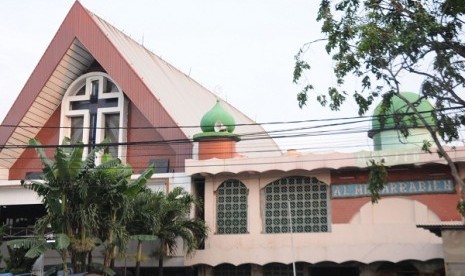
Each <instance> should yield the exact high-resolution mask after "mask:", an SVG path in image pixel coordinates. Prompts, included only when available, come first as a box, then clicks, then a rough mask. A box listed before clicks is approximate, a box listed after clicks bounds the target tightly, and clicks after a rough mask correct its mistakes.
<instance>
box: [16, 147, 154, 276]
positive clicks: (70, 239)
mask: <svg viewBox="0 0 465 276" xmlns="http://www.w3.org/2000/svg"><path fill="white" fill-rule="evenodd" d="M30 145H31V146H33V147H35V148H36V150H37V153H38V155H39V157H40V160H41V161H42V165H43V175H44V177H43V179H42V180H38V181H31V182H23V185H24V186H25V187H27V188H29V189H31V190H33V191H35V192H36V193H37V194H38V195H39V196H40V197H41V198H42V202H43V204H44V206H45V208H46V211H47V212H46V214H45V215H44V216H43V217H42V218H40V219H39V220H38V221H37V222H36V225H35V230H36V232H37V234H38V237H44V236H45V235H46V234H50V233H52V234H53V236H54V238H55V243H53V244H49V243H47V242H46V241H45V239H44V238H38V239H36V240H35V241H32V240H31V241H29V242H28V243H27V244H26V242H25V241H22V242H23V245H24V247H26V248H28V249H29V251H28V254H30V255H31V256H32V255H34V256H36V255H40V254H42V253H44V252H45V251H46V250H48V249H55V250H57V251H58V252H59V253H60V255H61V257H62V260H63V269H64V270H65V271H67V259H68V256H70V257H71V262H72V266H73V271H75V272H83V271H88V270H89V269H90V268H91V267H92V266H93V267H101V270H103V271H105V272H106V273H107V274H108V272H109V271H110V270H109V268H110V265H111V261H112V260H113V259H114V258H115V251H116V248H119V249H120V250H124V249H125V246H126V243H127V241H128V239H129V234H128V231H127V229H126V223H127V221H128V220H129V217H130V215H131V212H130V208H129V203H130V201H131V200H132V199H133V198H134V197H135V196H136V195H137V194H138V193H140V192H142V191H144V190H145V184H146V182H147V179H148V178H150V177H151V175H152V173H153V169H152V168H149V169H147V170H146V171H145V172H144V173H142V174H141V175H140V176H139V178H137V179H136V180H134V181H132V180H131V176H132V169H131V167H130V166H128V165H125V164H122V163H121V161H120V160H119V159H115V158H112V157H111V156H109V155H103V156H101V157H100V158H97V156H98V153H99V152H100V151H101V150H102V148H98V147H97V148H95V149H93V150H91V151H90V152H89V154H87V156H85V158H83V157H84V156H83V147H82V146H79V145H78V146H71V145H70V140H69V139H65V140H64V141H63V143H62V146H59V147H57V148H56V149H55V154H54V158H53V159H49V158H48V157H47V155H46V154H45V151H44V150H43V147H41V145H40V143H39V142H38V141H37V140H35V139H32V140H30ZM97 160H99V161H98V162H97ZM99 244H103V245H104V263H103V266H102V265H98V264H92V263H91V258H90V256H91V252H92V250H94V249H95V248H96V247H97V246H98V245H99Z"/></svg>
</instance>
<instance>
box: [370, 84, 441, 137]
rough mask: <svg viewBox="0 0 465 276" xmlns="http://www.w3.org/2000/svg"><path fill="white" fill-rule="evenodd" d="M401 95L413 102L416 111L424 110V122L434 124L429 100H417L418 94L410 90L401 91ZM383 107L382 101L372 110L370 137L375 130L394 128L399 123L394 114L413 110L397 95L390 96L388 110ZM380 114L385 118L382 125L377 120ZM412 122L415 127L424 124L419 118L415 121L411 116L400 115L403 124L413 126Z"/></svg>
mask: <svg viewBox="0 0 465 276" xmlns="http://www.w3.org/2000/svg"><path fill="white" fill-rule="evenodd" d="M401 95H402V96H403V97H404V98H406V99H407V100H408V101H409V102H410V103H414V104H415V107H416V109H417V110H418V112H421V113H423V112H424V113H423V114H424V118H425V119H426V122H427V124H428V125H431V126H434V119H433V117H432V116H431V115H430V114H429V112H430V111H433V110H434V108H433V106H432V105H431V103H430V102H428V101H427V100H426V99H423V100H421V101H420V102H418V100H419V99H420V96H419V95H418V94H415V93H412V92H402V93H401ZM383 109H384V106H383V104H382V103H380V104H379V105H378V106H377V107H376V109H375V111H374V112H373V120H372V129H371V131H370V132H371V135H370V137H372V136H373V135H374V134H376V132H379V131H382V130H389V129H396V128H397V126H398V125H399V123H400V122H396V120H395V118H394V117H395V115H396V114H401V113H403V114H406V113H412V112H413V111H412V110H411V109H410V107H409V106H408V105H407V104H406V103H405V102H404V100H403V99H401V98H399V96H397V95H395V96H393V97H392V98H391V106H390V107H389V110H383ZM382 115H384V116H385V118H386V120H385V121H384V125H383V126H381V122H380V120H379V119H380V116H382ZM413 123H415V126H417V127H423V126H424V124H423V123H422V122H421V121H420V120H419V119H416V120H415V122H413V120H412V116H403V117H402V124H403V125H406V126H413Z"/></svg>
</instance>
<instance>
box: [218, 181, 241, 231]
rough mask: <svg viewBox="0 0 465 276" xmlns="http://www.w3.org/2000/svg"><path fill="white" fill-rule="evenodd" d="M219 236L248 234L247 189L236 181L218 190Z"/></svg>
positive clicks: (223, 185)
mask: <svg viewBox="0 0 465 276" xmlns="http://www.w3.org/2000/svg"><path fill="white" fill-rule="evenodd" d="M216 207H217V208H216V210H217V212H216V223H217V233H218V234H244V233H247V188H246V187H245V185H244V184H243V183H241V182H240V181H239V180H236V179H230V180H227V181H225V182H223V183H222V184H221V185H220V187H219V188H218V190H217V203H216Z"/></svg>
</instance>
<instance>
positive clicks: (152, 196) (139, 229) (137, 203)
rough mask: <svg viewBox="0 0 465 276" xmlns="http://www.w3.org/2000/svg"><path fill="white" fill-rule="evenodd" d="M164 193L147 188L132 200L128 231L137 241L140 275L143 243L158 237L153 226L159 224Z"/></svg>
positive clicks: (137, 267) (137, 274)
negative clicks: (159, 210)
mask: <svg viewBox="0 0 465 276" xmlns="http://www.w3.org/2000/svg"><path fill="white" fill-rule="evenodd" d="M163 197H164V194H163V193H161V192H152V191H151V190H148V189H147V190H146V191H144V192H141V193H139V194H138V195H137V196H136V197H135V198H134V200H133V201H132V202H131V210H132V216H131V219H130V222H129V223H128V231H129V233H130V235H131V239H133V240H136V241H137V250H136V258H135V259H136V273H135V276H139V275H140V263H141V261H142V244H143V242H144V241H154V240H156V239H157V237H156V236H155V235H154V234H153V226H154V225H156V224H157V220H158V218H157V216H156V214H157V210H158V209H159V208H160V202H161V200H162V198H163Z"/></svg>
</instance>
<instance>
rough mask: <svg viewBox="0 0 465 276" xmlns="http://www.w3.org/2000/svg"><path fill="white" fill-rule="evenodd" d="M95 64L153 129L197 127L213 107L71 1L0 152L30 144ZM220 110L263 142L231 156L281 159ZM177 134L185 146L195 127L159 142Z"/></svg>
mask: <svg viewBox="0 0 465 276" xmlns="http://www.w3.org/2000/svg"><path fill="white" fill-rule="evenodd" d="M95 60H96V61H97V62H98V63H99V64H100V65H101V66H102V67H103V68H104V69H105V71H106V72H107V73H108V74H109V75H110V76H111V77H112V78H113V79H114V80H115V81H116V82H117V83H118V84H119V85H120V86H121V87H122V89H123V91H124V92H125V94H126V96H127V97H128V98H129V100H130V101H131V102H132V103H133V104H134V105H136V106H137V108H138V109H139V110H140V111H141V112H142V113H143V114H144V116H145V117H146V118H147V120H148V121H149V122H151V124H153V126H160V122H161V121H164V122H165V124H166V121H170V122H171V125H169V126H178V127H179V126H198V125H199V123H200V119H201V118H202V116H203V115H204V114H205V113H206V112H207V111H208V110H209V109H210V108H211V107H212V106H213V105H214V104H215V102H216V100H217V96H216V95H215V94H213V93H212V92H210V91H209V90H208V89H206V88H205V87H203V86H202V85H200V84H199V83H197V82H195V81H194V80H192V79H191V78H190V77H189V76H187V75H186V74H184V73H182V72H181V71H179V70H178V69H176V68H174V67H173V66H171V65H170V64H168V63H167V62H165V61H164V60H162V59H161V58H160V57H158V56H157V55H155V54H153V53H152V52H150V51H149V50H147V49H146V48H145V47H143V46H142V45H140V44H139V43H137V42H135V41H134V40H132V39H131V38H130V37H129V36H127V35H125V34H124V33H122V32H121V31H119V30H118V29H116V28H115V27H113V26H112V25H110V24H109V23H107V22H106V21H104V20H103V19H101V18H99V17H98V16H96V15H94V14H93V13H91V12H89V11H88V10H87V9H85V8H84V7H83V6H82V5H81V4H80V3H79V2H78V1H76V2H75V3H74V5H73V6H72V8H71V9H70V11H69V13H68V15H67V16H66V18H65V19H64V21H63V23H62V25H61V26H60V28H59V29H58V31H57V33H56V35H55V37H54V38H53V40H52V41H51V43H50V45H49V46H48V48H47V49H46V51H45V53H44V55H43V56H42V58H41V59H40V61H39V63H38V64H37V66H36V68H35V69H34V71H33V72H32V74H31V76H30V77H29V79H28V81H27V82H26V84H25V86H24V88H23V90H22V91H21V93H20V94H19V96H18V98H17V99H16V101H15V102H14V104H13V106H12V108H11V109H10V111H9V112H8V114H7V115H6V117H5V119H4V120H3V123H2V126H1V131H0V145H7V146H8V145H24V144H27V142H28V140H29V139H30V138H31V137H35V136H36V134H37V133H38V132H39V130H40V127H42V126H43V125H44V124H45V123H46V122H47V120H48V119H49V118H50V116H51V115H52V114H53V113H54V112H55V111H56V109H57V108H58V107H59V105H60V104H61V101H62V98H63V95H64V93H65V92H66V90H67V88H68V87H69V85H70V84H71V83H72V82H73V81H74V80H75V79H76V78H77V77H78V76H80V75H81V74H82V73H83V72H84V71H85V70H86V69H87V68H88V67H89V66H90V65H91V64H92V63H93V62H94V61H95ZM147 98H149V99H150V100H147ZM222 104H223V106H224V107H225V108H226V109H227V110H228V111H229V112H231V114H232V115H233V117H234V118H235V120H236V123H237V124H238V127H237V128H236V133H237V134H238V135H241V134H253V133H256V134H258V135H259V136H261V137H262V138H265V139H258V140H257V139H251V140H245V141H243V142H241V143H239V144H238V146H237V150H238V152H239V153H241V151H251V152H248V153H247V155H249V156H253V155H254V154H257V153H254V150H257V149H259V150H258V151H257V152H258V154H260V155H263V154H265V155H272V156H276V155H280V154H281V153H280V151H279V147H278V146H277V145H276V143H275V142H274V141H273V140H272V139H269V138H270V137H269V136H268V135H267V134H266V132H265V130H264V129H263V128H262V127H261V126H259V125H256V124H255V122H254V121H253V120H251V119H250V118H248V117H247V116H246V115H244V114H243V113H242V112H240V111H238V110H237V109H235V108H234V107H233V106H231V105H230V104H228V103H226V102H224V101H222ZM241 125H243V126H241ZM17 126H19V127H17ZM21 126H36V127H37V128H30V127H27V128H21ZM164 126H166V125H164ZM180 132H181V134H182V135H184V136H185V137H186V138H188V139H191V138H192V137H193V135H194V134H195V133H198V132H200V128H192V127H191V128H168V129H166V130H163V129H161V130H160V134H161V135H162V136H163V138H164V139H165V140H170V139H172V137H176V136H177V137H179V134H180ZM263 135H265V137H263ZM22 151H23V149H14V148H4V149H2V150H1V152H0V166H2V167H5V168H9V167H11V165H12V164H13V163H14V161H15V160H16V159H17V158H18V157H19V156H20V154H21V153H22Z"/></svg>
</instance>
